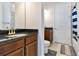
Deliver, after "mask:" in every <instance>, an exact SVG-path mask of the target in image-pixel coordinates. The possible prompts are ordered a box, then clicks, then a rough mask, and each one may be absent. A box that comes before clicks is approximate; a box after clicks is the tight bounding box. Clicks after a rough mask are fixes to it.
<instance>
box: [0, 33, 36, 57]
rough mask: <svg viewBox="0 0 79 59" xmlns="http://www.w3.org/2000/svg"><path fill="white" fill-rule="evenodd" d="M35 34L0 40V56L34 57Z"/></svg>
mask: <svg viewBox="0 0 79 59" xmlns="http://www.w3.org/2000/svg"><path fill="white" fill-rule="evenodd" d="M36 55H37V34H36V33H25V34H23V35H22V36H21V35H20V34H18V35H15V36H13V37H9V38H7V37H5V38H4V39H0V56H36Z"/></svg>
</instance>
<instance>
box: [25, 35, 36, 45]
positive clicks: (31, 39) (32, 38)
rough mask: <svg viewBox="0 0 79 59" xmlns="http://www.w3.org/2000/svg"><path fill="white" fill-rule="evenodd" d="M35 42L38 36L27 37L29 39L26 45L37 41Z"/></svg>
mask: <svg viewBox="0 0 79 59" xmlns="http://www.w3.org/2000/svg"><path fill="white" fill-rule="evenodd" d="M35 40H37V37H36V35H33V36H30V37H27V38H26V44H29V43H31V42H33V41H35Z"/></svg>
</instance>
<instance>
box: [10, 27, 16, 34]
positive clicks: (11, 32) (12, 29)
mask: <svg viewBox="0 0 79 59" xmlns="http://www.w3.org/2000/svg"><path fill="white" fill-rule="evenodd" d="M8 34H9V35H13V34H15V29H14V28H13V27H11V29H9V33H8Z"/></svg>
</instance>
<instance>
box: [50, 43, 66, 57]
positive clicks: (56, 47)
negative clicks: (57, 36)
mask: <svg viewBox="0 0 79 59" xmlns="http://www.w3.org/2000/svg"><path fill="white" fill-rule="evenodd" d="M49 49H51V50H54V51H57V54H56V56H67V55H64V54H61V53H60V49H61V44H60V43H53V44H51V45H50V47H49Z"/></svg>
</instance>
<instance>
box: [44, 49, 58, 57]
mask: <svg viewBox="0 0 79 59" xmlns="http://www.w3.org/2000/svg"><path fill="white" fill-rule="evenodd" d="M56 54H57V52H56V51H53V50H50V49H48V53H47V54H45V56H56Z"/></svg>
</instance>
